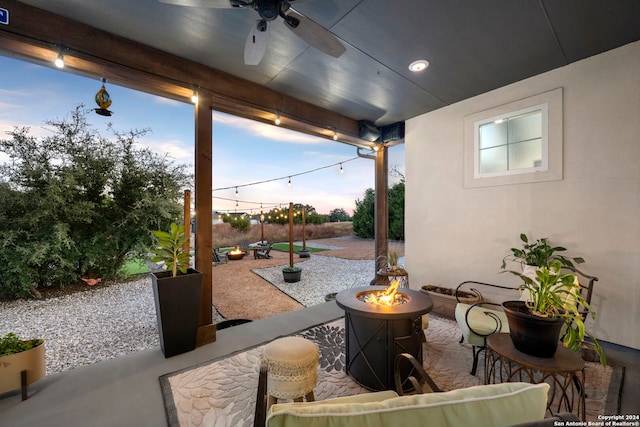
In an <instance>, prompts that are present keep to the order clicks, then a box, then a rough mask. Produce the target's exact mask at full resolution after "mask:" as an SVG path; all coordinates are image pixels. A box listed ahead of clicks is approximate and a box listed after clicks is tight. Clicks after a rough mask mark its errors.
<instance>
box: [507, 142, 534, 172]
mask: <svg viewBox="0 0 640 427" xmlns="http://www.w3.org/2000/svg"><path fill="white" fill-rule="evenodd" d="M541 165H542V140H541V139H534V140H532V141H525V142H519V143H517V144H509V170H514V169H530V168H535V167H539V166H541Z"/></svg>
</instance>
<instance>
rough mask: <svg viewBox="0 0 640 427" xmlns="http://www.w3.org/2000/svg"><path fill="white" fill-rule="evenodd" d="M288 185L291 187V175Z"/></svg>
mask: <svg viewBox="0 0 640 427" xmlns="http://www.w3.org/2000/svg"><path fill="white" fill-rule="evenodd" d="M289 187H291V177H289Z"/></svg>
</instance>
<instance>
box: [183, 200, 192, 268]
mask: <svg viewBox="0 0 640 427" xmlns="http://www.w3.org/2000/svg"><path fill="white" fill-rule="evenodd" d="M183 212H184V213H183V218H184V235H185V236H188V237H189V239H187V241H186V242H184V246H183V248H182V250H183V251H184V253H186V254H188V253H189V252H190V251H191V190H184V206H183ZM187 267H188V265H187Z"/></svg>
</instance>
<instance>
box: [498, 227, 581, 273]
mask: <svg viewBox="0 0 640 427" xmlns="http://www.w3.org/2000/svg"><path fill="white" fill-rule="evenodd" d="M520 240H521V241H522V248H511V249H510V251H511V253H510V254H509V255H507V256H506V257H504V259H503V260H502V268H503V269H504V268H506V266H507V261H517V262H521V263H523V264H526V265H533V266H538V267H549V265H550V264H551V262H554V261H558V262H559V263H560V264H561V266H566V267H573V266H574V265H573V263H574V262H575V263H576V264H582V263H583V262H584V259H583V258H581V257H575V258H572V257H568V256H566V255H562V254H559V253H558V252H564V251H566V250H567V249H566V248H564V247H562V246H551V245H550V244H549V242H548V239H547V238H542V239H537V240H536V241H533V242H531V243H530V242H529V238H528V237H527V235H526V234H524V233H523V234H520Z"/></svg>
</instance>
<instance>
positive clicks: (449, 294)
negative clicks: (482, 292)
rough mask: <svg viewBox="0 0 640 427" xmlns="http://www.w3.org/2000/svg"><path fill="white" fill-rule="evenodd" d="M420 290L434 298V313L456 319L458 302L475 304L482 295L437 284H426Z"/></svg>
mask: <svg viewBox="0 0 640 427" xmlns="http://www.w3.org/2000/svg"><path fill="white" fill-rule="evenodd" d="M420 292H422V293H425V294H427V295H429V296H430V297H431V299H432V300H433V310H431V312H432V313H436V314H439V315H441V316H444V317H448V318H449V319H455V311H456V304H458V303H463V304H468V305H471V304H475V303H477V302H478V301H480V297H479V296H478V295H476V294H473V293H471V292H467V291H462V290H457V291H456V289H451V288H445V287H442V286H436V285H424V286H422V287H421V288H420Z"/></svg>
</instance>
